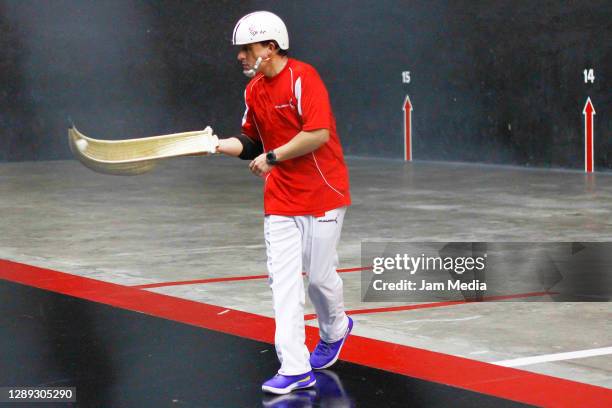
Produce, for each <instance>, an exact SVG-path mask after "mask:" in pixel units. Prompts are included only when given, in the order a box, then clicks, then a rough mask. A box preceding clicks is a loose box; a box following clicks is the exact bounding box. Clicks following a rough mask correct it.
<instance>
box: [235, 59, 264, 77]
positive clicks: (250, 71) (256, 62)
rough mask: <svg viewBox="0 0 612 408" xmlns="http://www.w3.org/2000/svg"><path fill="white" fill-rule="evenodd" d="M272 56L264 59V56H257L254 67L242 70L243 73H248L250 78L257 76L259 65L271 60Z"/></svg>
mask: <svg viewBox="0 0 612 408" xmlns="http://www.w3.org/2000/svg"><path fill="white" fill-rule="evenodd" d="M270 58H271V57H268V58H266V59H263V58H262V57H257V60H256V61H255V65H253V68H251V69H247V70H246V71H242V73H243V74H244V75H246V76H247V77H249V78H253V77H254V76H255V74H257V71H258V70H259V66H260V65H261V63H262V62H263V61H268V60H270Z"/></svg>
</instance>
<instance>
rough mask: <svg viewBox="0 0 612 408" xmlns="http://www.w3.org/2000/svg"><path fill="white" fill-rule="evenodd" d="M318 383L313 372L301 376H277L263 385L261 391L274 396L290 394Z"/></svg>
mask: <svg viewBox="0 0 612 408" xmlns="http://www.w3.org/2000/svg"><path fill="white" fill-rule="evenodd" d="M316 382H317V380H316V379H315V376H314V373H313V372H312V371H309V372H307V373H305V374H300V375H282V374H276V375H275V376H274V377H272V378H270V379H269V380H268V381H266V382H265V383H263V385H262V386H261V389H262V390H263V391H267V392H271V393H272V394H288V393H290V392H291V391H293V390H298V389H301V388H308V387H312V386H313V385H315V383H316Z"/></svg>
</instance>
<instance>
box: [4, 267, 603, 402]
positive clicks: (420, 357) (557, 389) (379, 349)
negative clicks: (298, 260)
mask: <svg viewBox="0 0 612 408" xmlns="http://www.w3.org/2000/svg"><path fill="white" fill-rule="evenodd" d="M0 279H5V280H9V281H12V282H16V283H21V284H25V285H29V286H33V287H37V288H40V289H44V290H49V291H53V292H57V293H63V294H65V295H70V296H75V297H79V298H82V299H87V300H90V301H94V302H100V303H104V304H107V305H111V306H115V307H120V308H123V309H127V310H132V311H137V312H141V313H145V314H149V315H152V316H157V317H161V318H165V319H170V320H174V321H177V322H181V323H185V324H190V325H193V326H197V327H202V328H206V329H210V330H216V331H219V332H223V333H229V334H233V335H236V336H240V337H245V338H249V339H253V340H258V341H263V342H266V343H270V344H274V320H273V319H272V318H269V317H265V316H260V315H256V314H253V313H247V312H241V311H238V310H231V309H227V308H224V307H220V306H215V305H210V304H205V303H198V302H194V301H190V300H186V299H180V298H175V297H172V296H167V295H163V294H159V293H155V292H150V291H146V290H140V289H136V288H132V287H128V286H122V285H117V284H114V283H108V282H102V281H99V280H95V279H90V278H85V277H81V276H76V275H70V274H67V273H63V272H57V271H52V270H48V269H43V268H38V267H34V266H29V265H25V264H20V263H16V262H12V261H6V260H0ZM226 310H229V312H225V313H223V314H219V313H220V312H223V311H226ZM306 335H307V342H308V345H309V346H310V347H312V346H313V345H314V343H315V342H316V340H317V338H318V330H317V329H316V328H314V327H310V326H307V327H306ZM342 360H345V361H349V362H352V363H356V364H362V365H365V366H369V367H374V368H378V369H382V370H387V371H391V372H395V373H398V374H402V375H406V376H409V377H415V378H420V379H423V380H427V381H433V382H437V383H441V384H447V385H451V386H455V387H459V388H464V389H468V390H472V391H476V392H480V393H484V394H489V395H494V396H497V397H501V398H507V399H511V400H515V401H520V402H525V403H528V404H534V405H539V406H546V407H577V406H588V407H609V406H612V390H609V389H607V388H603V387H598V386H595V385H590V384H584V383H579V382H576V381H571V380H565V379H561V378H556V377H551V376H547V375H542V374H537V373H531V372H528V371H524V370H519V369H516V368H510V367H502V366H497V365H494V364H489V363H484V362H480V361H476V360H470V359H467V358H463V357H457V356H451V355H448V354H443V353H437V352H433V351H429V350H423V349H418V348H415V347H409V346H403V345H400V344H395V343H389V342H385V341H381V340H374V339H369V338H366V337H361V336H357V335H352V336H351V337H350V339H349V340H348V341H347V342H346V344H345V345H344V348H343V354H342Z"/></svg>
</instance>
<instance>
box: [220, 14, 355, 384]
mask: <svg viewBox="0 0 612 408" xmlns="http://www.w3.org/2000/svg"><path fill="white" fill-rule="evenodd" d="M232 41H233V44H234V45H239V46H240V51H239V52H238V60H239V61H240V62H241V64H242V68H243V72H244V74H245V75H247V76H248V77H250V78H252V79H251V81H250V82H249V83H248V84H247V86H246V89H245V91H244V99H245V105H246V109H245V112H244V116H243V118H242V134H241V135H240V136H237V137H231V138H227V139H221V140H220V141H219V146H218V148H217V150H218V152H219V153H224V154H227V155H230V156H237V157H240V158H242V159H245V160H251V162H250V164H249V168H250V170H251V171H252V172H253V173H254V174H256V175H258V176H261V177H262V178H263V179H264V210H265V222H264V233H265V240H266V250H267V258H268V261H267V265H268V273H269V282H270V287H271V289H272V297H273V302H274V316H275V320H276V334H275V346H276V352H277V355H278V358H279V360H280V362H281V367H280V369H279V371H278V374H277V375H276V376H274V377H273V378H271V379H270V380H268V381H266V382H265V383H264V384H263V386H262V389H263V390H264V391H268V392H272V393H275V394H286V393H288V392H290V391H291V390H294V389H299V388H307V387H311V386H313V385H314V384H315V377H314V375H313V373H312V369H323V368H327V367H329V366H331V365H332V364H333V363H334V362H335V361H336V360H337V359H338V355H339V354H340V350H341V348H342V345H343V344H344V341H345V339H346V338H347V336H348V334H349V333H350V331H351V329H352V326H353V322H352V320H351V319H350V318H349V317H348V316H347V315H346V313H345V311H344V301H343V292H342V280H341V279H340V277H339V276H338V273H337V272H336V268H337V265H338V255H337V253H336V247H337V244H338V241H339V239H340V233H341V230H342V222H343V219H344V214H345V211H346V207H347V206H349V205H350V204H351V198H350V194H349V181H348V170H347V167H346V164H345V162H344V156H343V154H342V147H341V145H340V140H339V138H338V135H337V133H336V123H335V118H334V115H333V113H332V110H331V106H330V102H329V96H328V94H327V89H326V88H325V85H324V84H323V81H322V80H321V78H320V77H319V74H318V73H317V71H316V70H315V69H314V68H313V67H312V66H311V65H308V64H306V63H304V62H301V61H298V60H296V59H293V58H289V57H288V55H287V50H288V49H289V36H288V33H287V29H286V27H285V24H284V23H283V21H282V20H281V19H280V18H279V17H278V16H276V15H275V14H272V13H270V12H267V11H258V12H254V13H251V14H247V15H246V16H244V17H243V18H241V19H240V20H239V21H238V23H237V24H236V27H235V28H234V33H233V39H232ZM302 271H304V272H306V274H307V276H308V280H309V285H308V295H309V297H310V300H311V301H312V303H313V305H314V307H315V309H316V312H317V316H318V319H319V328H320V335H321V340H320V341H319V344H318V345H317V347H316V348H315V350H314V351H313V353H312V354H310V353H309V352H308V349H307V348H306V345H305V331H304V302H305V292H304V283H303V279H302Z"/></svg>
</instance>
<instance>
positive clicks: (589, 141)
mask: <svg viewBox="0 0 612 408" xmlns="http://www.w3.org/2000/svg"><path fill="white" fill-rule="evenodd" d="M582 114H583V115H584V171H586V172H587V173H592V172H593V169H594V167H595V166H594V162H595V154H594V152H595V147H594V145H595V143H593V115H595V109H594V108H593V103H592V102H591V98H590V97H587V101H586V104H585V105H584V109H583V111H582Z"/></svg>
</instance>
